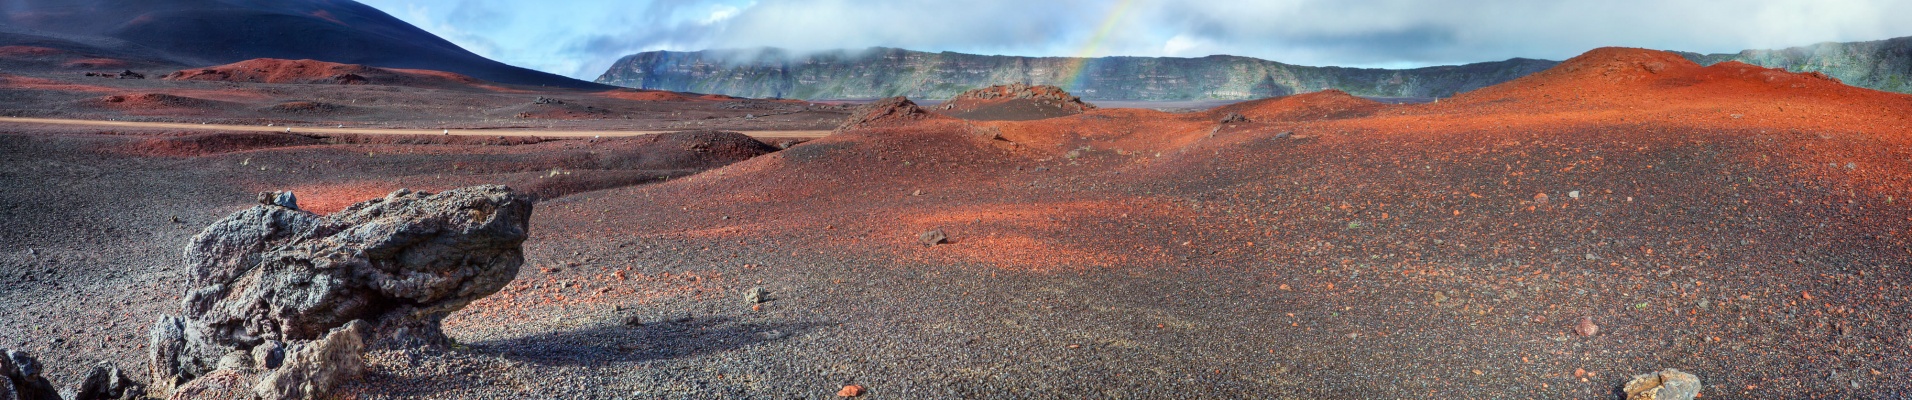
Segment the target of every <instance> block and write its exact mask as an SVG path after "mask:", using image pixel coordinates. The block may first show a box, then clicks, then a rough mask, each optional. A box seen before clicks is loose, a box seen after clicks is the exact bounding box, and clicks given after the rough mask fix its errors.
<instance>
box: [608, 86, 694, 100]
mask: <svg viewBox="0 0 1912 400" xmlns="http://www.w3.org/2000/svg"><path fill="white" fill-rule="evenodd" d="M598 95H599V96H604V97H609V98H613V99H624V100H633V101H690V100H691V97H690V96H685V95H684V94H683V93H677V92H667V91H661V90H641V89H615V90H606V91H603V92H600V93H598ZM700 99H701V97H700Z"/></svg>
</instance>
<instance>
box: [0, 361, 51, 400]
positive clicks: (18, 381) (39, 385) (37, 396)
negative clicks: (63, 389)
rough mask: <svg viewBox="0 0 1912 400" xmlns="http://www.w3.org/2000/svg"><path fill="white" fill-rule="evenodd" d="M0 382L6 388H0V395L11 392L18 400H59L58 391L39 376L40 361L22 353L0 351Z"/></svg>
mask: <svg viewBox="0 0 1912 400" xmlns="http://www.w3.org/2000/svg"><path fill="white" fill-rule="evenodd" d="M0 356H4V357H0V381H4V382H7V383H6V386H7V387H0V394H6V392H12V395H13V396H14V397H11V398H5V399H8V400H11V399H15V398H17V399H20V400H61V399H60V390H59V389H56V388H54V386H53V382H50V381H47V379H46V377H43V376H40V373H41V372H43V370H42V369H41V368H40V360H38V359H35V358H33V355H32V354H27V352H24V351H18V350H7V349H0Z"/></svg>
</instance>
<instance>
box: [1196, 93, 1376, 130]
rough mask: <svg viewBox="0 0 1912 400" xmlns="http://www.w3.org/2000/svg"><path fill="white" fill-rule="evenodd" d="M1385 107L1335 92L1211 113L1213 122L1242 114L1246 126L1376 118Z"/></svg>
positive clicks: (1247, 103)
mask: <svg viewBox="0 0 1912 400" xmlns="http://www.w3.org/2000/svg"><path fill="white" fill-rule="evenodd" d="M1386 107H1387V105H1386V104H1382V103H1381V102H1377V101H1374V100H1368V99H1363V98H1360V97H1356V96H1354V95H1351V94H1348V92H1343V91H1340V90H1336V89H1328V90H1324V91H1319V92H1314V93H1308V94H1298V95H1293V96H1282V97H1274V98H1267V99H1261V100H1254V101H1245V102H1240V103H1235V104H1230V105H1226V106H1222V107H1217V108H1215V109H1213V110H1209V111H1208V114H1210V115H1212V116H1213V118H1212V119H1214V120H1217V121H1220V120H1221V119H1222V118H1224V117H1225V116H1227V115H1229V114H1239V115H1241V116H1243V117H1246V118H1247V119H1248V121H1247V122H1289V121H1310V120H1322V119H1342V118H1354V117H1361V116H1367V115H1370V114H1373V113H1374V112H1375V111H1379V110H1380V109H1382V108H1386Z"/></svg>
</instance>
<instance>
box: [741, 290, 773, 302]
mask: <svg viewBox="0 0 1912 400" xmlns="http://www.w3.org/2000/svg"><path fill="white" fill-rule="evenodd" d="M768 301H770V291H769V290H767V289H764V288H762V287H753V288H750V290H749V291H746V292H744V303H746V304H761V303H764V302H768Z"/></svg>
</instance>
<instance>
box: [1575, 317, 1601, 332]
mask: <svg viewBox="0 0 1912 400" xmlns="http://www.w3.org/2000/svg"><path fill="white" fill-rule="evenodd" d="M1573 333H1575V334H1579V335H1580V336H1593V335H1594V334H1597V333H1600V326H1599V325H1594V324H1593V317H1580V322H1579V323H1576V324H1574V325H1573Z"/></svg>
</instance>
